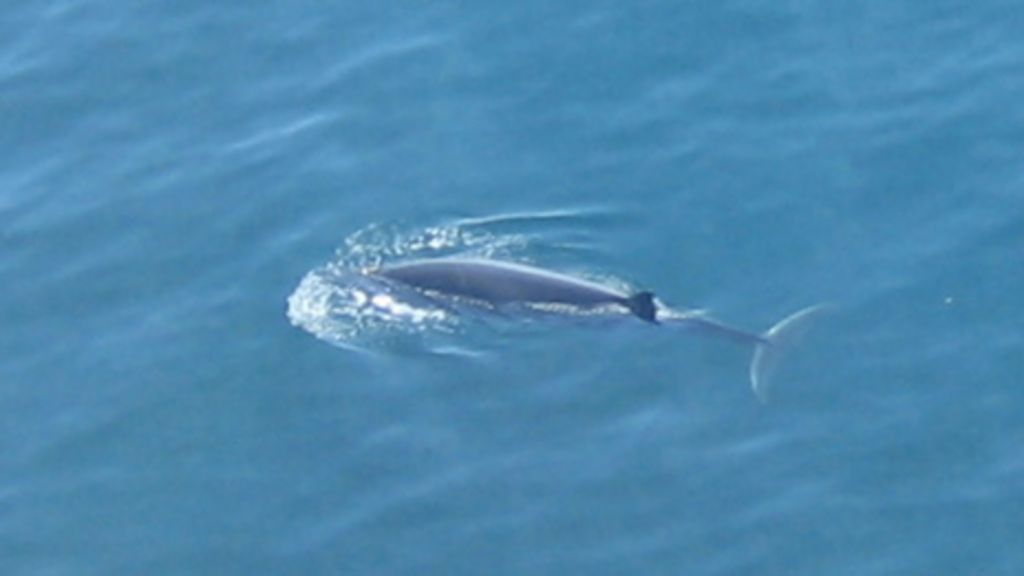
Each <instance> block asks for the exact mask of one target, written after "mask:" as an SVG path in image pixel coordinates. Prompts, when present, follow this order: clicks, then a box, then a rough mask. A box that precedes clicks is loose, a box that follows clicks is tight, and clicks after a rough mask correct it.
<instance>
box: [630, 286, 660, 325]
mask: <svg viewBox="0 0 1024 576" xmlns="http://www.w3.org/2000/svg"><path fill="white" fill-rule="evenodd" d="M625 305H626V308H629V311H630V312H632V313H633V314H635V315H636V316H639V317H640V318H641V319H643V320H646V321H648V322H652V323H654V324H657V323H658V317H657V316H658V305H657V304H656V303H655V302H654V294H653V293H652V292H637V293H636V294H633V295H632V296H629V297H627V298H626V301H625Z"/></svg>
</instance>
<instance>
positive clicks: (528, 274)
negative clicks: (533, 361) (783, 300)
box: [365, 257, 824, 401]
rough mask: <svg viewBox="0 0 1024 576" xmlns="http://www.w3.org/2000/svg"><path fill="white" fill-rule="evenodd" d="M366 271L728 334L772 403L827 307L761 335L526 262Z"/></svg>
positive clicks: (478, 294)
mask: <svg viewBox="0 0 1024 576" xmlns="http://www.w3.org/2000/svg"><path fill="white" fill-rule="evenodd" d="M365 273H366V274H368V275H371V276H374V277H377V278H383V279H385V280H386V281H390V282H396V283H399V284H401V285H404V286H408V287H410V288H413V289H415V290H417V291H419V292H421V293H423V294H424V295H426V296H428V297H443V298H451V297H454V298H460V299H468V300H470V301H475V302H482V303H485V304H487V305H490V306H493V307H503V306H506V305H509V304H527V305H530V304H534V305H551V304H555V305H565V306H571V307H576V308H584V309H585V308H596V307H604V306H618V307H620V308H622V309H623V310H624V311H627V312H629V313H630V314H631V315H633V316H635V317H637V318H639V319H640V320H642V321H644V322H645V323H647V324H651V325H677V326H684V327H688V328H696V329H699V330H701V331H703V332H708V333H712V334H716V335H719V336H724V337H726V338H729V339H731V340H734V341H739V342H742V343H746V344H750V345H752V346H753V348H754V352H753V358H752V359H751V363H750V370H749V372H750V384H751V387H752V389H753V391H754V393H755V395H756V396H757V397H758V398H759V399H760V400H762V401H767V399H768V392H769V383H770V380H771V377H772V375H773V374H774V372H775V370H776V368H777V366H778V365H779V363H780V358H781V357H782V352H783V351H785V350H787V349H788V348H789V347H790V346H791V345H792V344H793V343H794V342H795V341H796V340H798V339H800V338H801V337H802V336H803V334H804V333H805V332H806V331H807V328H808V326H809V319H810V318H811V317H813V316H815V315H816V314H817V313H818V312H819V311H821V310H822V309H823V308H824V307H823V306H821V305H816V306H810V307H807V308H804V309H802V310H799V311H797V312H795V313H793V314H791V315H789V316H787V317H785V318H783V319H782V320H780V321H779V322H777V323H775V324H774V325H773V326H772V327H770V328H769V329H768V330H766V331H764V332H761V333H756V332H751V331H747V330H744V329H741V328H737V327H735V326H731V325H729V324H726V323H723V322H720V321H718V320H716V319H714V318H712V317H710V316H708V315H707V314H706V313H705V312H703V311H678V310H674V309H672V308H670V307H668V306H666V305H664V304H663V303H661V302H659V301H658V299H657V298H656V297H655V296H654V293H653V292H649V291H646V290H641V291H636V292H632V293H628V292H625V291H623V290H620V289H617V288H613V287H610V286H606V285H603V284H600V283H597V282H593V281H590V280H586V279H583V278H579V277H576V276H572V275H569V274H564V273H561V272H556V271H553V270H548V269H544V268H539V267H535V266H531V265H527V264H520V263H516V262H508V261H503V260H495V259H486V258H468V257H467V258H460V257H450V258H433V259H425V260H413V261H409V262H401V263H397V264H390V265H384V266H380V267H377V268H375V269H372V270H367V271H365Z"/></svg>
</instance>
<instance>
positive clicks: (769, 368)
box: [750, 304, 826, 402]
mask: <svg viewBox="0 0 1024 576" xmlns="http://www.w3.org/2000/svg"><path fill="white" fill-rule="evenodd" d="M825 309H826V306H825V305H821V304H819V305H816V306H810V307H807V308H804V309H803V310H800V311H798V312H795V313H793V314H791V315H789V316H787V317H785V318H783V319H782V320H781V321H779V322H778V323H777V324H775V325H774V326H772V327H771V328H769V329H768V330H767V331H766V332H765V333H763V334H762V335H761V341H760V342H758V343H757V345H756V346H755V348H754V358H753V360H751V362H750V385H751V387H752V388H753V389H754V394H755V395H756V396H757V397H758V399H759V400H761V401H762V402H767V401H768V398H769V395H770V391H771V390H770V388H771V383H772V376H773V375H774V373H775V371H776V369H777V368H778V366H779V363H780V361H781V360H782V358H784V357H785V355H786V353H787V352H788V351H789V350H790V349H791V348H792V347H793V346H795V345H796V344H797V343H798V342H799V341H800V340H801V339H802V338H803V337H804V335H805V334H806V333H807V331H808V329H809V328H810V326H811V324H813V322H812V320H813V319H814V317H815V316H817V315H818V314H819V313H820V312H822V311H824V310H825Z"/></svg>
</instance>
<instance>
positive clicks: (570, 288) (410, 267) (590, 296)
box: [375, 258, 658, 323]
mask: <svg viewBox="0 0 1024 576" xmlns="http://www.w3.org/2000/svg"><path fill="white" fill-rule="evenodd" d="M375 274H376V275H377V276H382V277H384V278H387V279H389V280H394V281H397V282H400V283H402V284H406V285H409V286H412V287H414V288H417V289H420V290H425V291H430V292H435V293H438V294H443V295H448V296H458V297H463V298H469V299H472V300H477V301H482V302H486V303H488V304H491V305H496V306H500V305H504V304H514V303H527V304H531V303H532V304H564V305H569V306H577V307H597V306H605V305H609V304H613V305H618V306H622V307H623V308H625V309H627V310H629V311H630V312H631V313H633V314H634V315H635V316H637V317H638V318H640V319H642V320H644V321H647V322H651V323H657V321H658V320H657V305H656V304H655V302H654V294H653V293H651V292H646V291H641V292H636V293H634V294H626V293H624V292H621V291H619V290H616V289H613V288H610V287H608V286H604V285H602V284H598V283H596V282H591V281H589V280H584V279H582V278H577V277H574V276H569V275H567V274H561V273H558V272H553V271H550V270H545V269H543V268H536V267H533V266H527V265H525V264H517V263H513V262H504V261H500V260H485V259H468V258H466V259H462V258H459V259H455V258H451V259H440V258H439V259H434V260H420V261H414V262H408V263H404V264H397V265H394V266H387V267H383V268H380V269H378V270H376V272H375Z"/></svg>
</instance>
